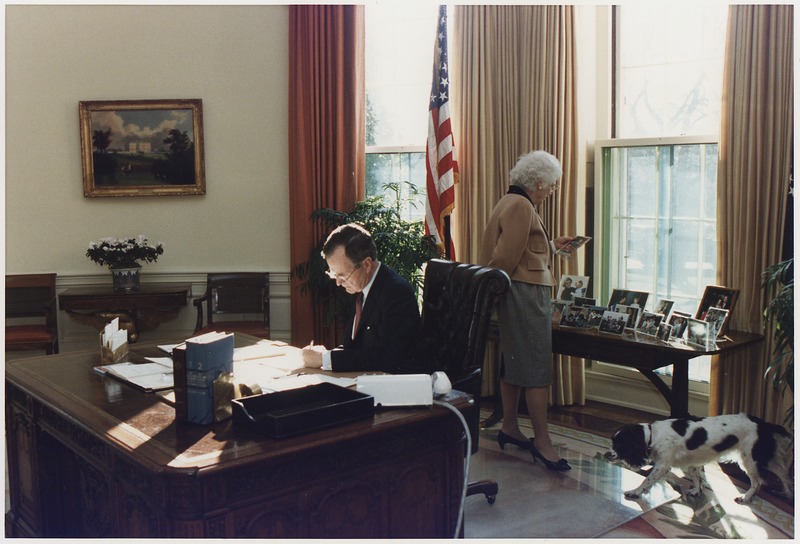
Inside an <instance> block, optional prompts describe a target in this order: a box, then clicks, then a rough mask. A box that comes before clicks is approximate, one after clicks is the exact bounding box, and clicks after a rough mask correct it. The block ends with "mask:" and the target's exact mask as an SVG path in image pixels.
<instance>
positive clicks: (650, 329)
mask: <svg viewBox="0 0 800 544" xmlns="http://www.w3.org/2000/svg"><path fill="white" fill-rule="evenodd" d="M663 320H664V314H654V313H653V312H648V311H644V312H642V317H641V318H639V324H638V325H637V326H636V332H640V333H642V334H647V335H649V336H656V335H657V334H658V327H659V326H660V325H661V322H662V321H663Z"/></svg>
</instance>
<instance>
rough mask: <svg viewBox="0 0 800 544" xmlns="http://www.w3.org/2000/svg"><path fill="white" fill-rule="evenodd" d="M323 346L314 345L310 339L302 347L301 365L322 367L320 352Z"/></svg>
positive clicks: (323, 349) (323, 348)
mask: <svg viewBox="0 0 800 544" xmlns="http://www.w3.org/2000/svg"><path fill="white" fill-rule="evenodd" d="M324 351H325V346H315V345H314V341H313V340H312V341H311V343H310V344H309V345H307V346H306V347H304V348H303V351H302V352H301V353H302V356H303V366H305V367H306V368H322V352H324Z"/></svg>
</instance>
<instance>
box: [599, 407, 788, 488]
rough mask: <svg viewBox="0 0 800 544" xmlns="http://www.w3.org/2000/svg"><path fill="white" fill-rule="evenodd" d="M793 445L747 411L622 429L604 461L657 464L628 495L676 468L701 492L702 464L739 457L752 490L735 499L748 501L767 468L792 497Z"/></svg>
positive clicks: (780, 431)
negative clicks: (790, 475) (746, 412)
mask: <svg viewBox="0 0 800 544" xmlns="http://www.w3.org/2000/svg"><path fill="white" fill-rule="evenodd" d="M792 443H793V440H792V436H791V434H789V432H788V431H787V430H786V429H784V428H783V427H781V426H780V425H775V424H772V423H767V422H765V421H762V420H761V419H758V418H756V417H752V416H748V415H747V414H733V415H723V416H715V417H706V418H690V419H666V420H664V421H657V422H655V423H653V424H646V423H641V424H637V425H626V426H625V427H622V428H621V429H619V430H618V431H617V432H615V433H614V435H613V436H612V437H611V451H609V452H608V453H606V459H608V460H609V461H616V460H620V461H623V462H624V463H625V464H627V465H629V466H631V467H634V468H639V467H642V466H644V465H648V464H652V465H653V470H652V471H651V472H650V474H648V475H647V478H645V480H644V482H642V485H640V486H639V487H637V488H636V489H632V490H630V491H626V492H625V498H628V499H635V498H638V497H640V496H641V495H642V494H644V493H647V492H648V491H649V490H650V488H651V487H653V485H654V484H655V483H656V482H658V481H659V480H661V479H662V478H663V477H664V476H666V475H667V474H668V473H669V472H670V470H671V469H672V468H673V467H674V468H680V469H682V470H683V471H684V473H685V474H686V476H687V477H689V478H691V480H692V487H691V488H690V489H689V490H688V494H689V495H699V494H701V493H702V492H703V489H702V482H701V478H700V473H701V472H702V469H703V465H705V464H706V463H711V462H734V461H735V462H738V463H739V465H740V466H741V467H742V469H743V470H744V471H745V473H746V474H747V476H748V478H750V489H748V490H747V493H745V494H744V496H742V497H737V498H736V502H749V501H750V500H752V498H753V495H755V494H756V491H758V488H759V487H760V486H761V484H762V483H763V482H764V480H763V478H764V473H765V471H769V472H771V473H772V474H774V475H775V476H776V477H778V478H779V479H780V481H781V485H782V487H783V493H784V494H785V495H786V496H788V497H791V496H792V494H793V493H794V484H793V482H792V480H791V478H790V477H789V471H790V469H791V463H792V458H793V454H792Z"/></svg>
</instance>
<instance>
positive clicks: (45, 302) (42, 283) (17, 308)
mask: <svg viewBox="0 0 800 544" xmlns="http://www.w3.org/2000/svg"><path fill="white" fill-rule="evenodd" d="M40 349H43V350H45V353H46V354H47V355H52V354H54V353H58V307H57V305H56V275H55V274H8V275H6V351H30V350H40Z"/></svg>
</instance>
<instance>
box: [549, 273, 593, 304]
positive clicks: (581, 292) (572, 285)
mask: <svg viewBox="0 0 800 544" xmlns="http://www.w3.org/2000/svg"><path fill="white" fill-rule="evenodd" d="M588 289H589V276H575V275H567V274H563V275H562V276H561V281H559V282H558V294H557V295H556V300H563V301H566V302H572V301H573V299H574V298H575V297H585V296H586V294H587V292H588V291H587V290H588Z"/></svg>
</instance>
